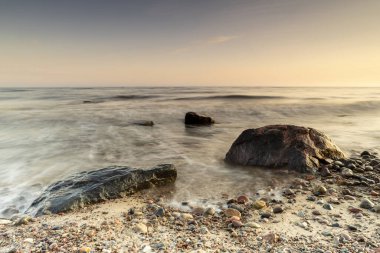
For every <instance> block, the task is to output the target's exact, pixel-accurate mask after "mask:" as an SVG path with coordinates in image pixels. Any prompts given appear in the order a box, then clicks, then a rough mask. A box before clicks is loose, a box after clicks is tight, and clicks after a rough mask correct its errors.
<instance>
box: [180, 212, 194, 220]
mask: <svg viewBox="0 0 380 253" xmlns="http://www.w3.org/2000/svg"><path fill="white" fill-rule="evenodd" d="M181 218H182V219H183V220H192V219H194V217H193V215H191V214H190V213H182V214H181Z"/></svg>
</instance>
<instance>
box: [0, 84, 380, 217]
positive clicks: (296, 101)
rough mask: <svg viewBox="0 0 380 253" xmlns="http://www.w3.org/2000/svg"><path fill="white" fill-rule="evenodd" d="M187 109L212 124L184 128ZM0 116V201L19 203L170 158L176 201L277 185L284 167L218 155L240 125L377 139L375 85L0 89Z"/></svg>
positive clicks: (372, 144) (350, 142) (345, 145)
mask: <svg viewBox="0 0 380 253" xmlns="http://www.w3.org/2000/svg"><path fill="white" fill-rule="evenodd" d="M83 101H93V102H97V103H83ZM187 111H196V112H199V113H204V114H208V115H210V116H212V117H214V118H215V120H216V122H217V124H215V125H213V126H211V127H195V128H194V127H185V126H184V124H183V119H184V115H185V113H186V112H187ZM0 115H1V116H0V158H1V159H0V173H1V177H0V209H4V208H6V207H8V206H12V205H14V206H15V207H16V208H19V209H21V211H22V210H24V209H25V208H27V205H28V204H30V202H31V201H32V200H33V198H34V197H36V196H37V195H38V194H39V193H40V192H41V190H42V189H43V188H44V187H46V186H47V185H48V184H50V183H52V182H54V181H57V180H60V179H62V178H64V177H65V176H68V175H70V174H72V173H75V172H78V171H81V170H90V169H97V168H102V167H105V166H109V165H129V166H132V167H150V166H153V165H155V164H158V163H174V164H175V165H176V166H177V168H178V181H177V182H176V185H175V192H174V195H173V201H184V200H186V201H192V200H193V201H194V200H201V201H202V200H204V199H209V200H210V199H214V200H215V201H218V198H220V197H221V196H222V194H223V193H229V194H230V195H231V196H233V195H237V194H240V193H248V194H255V193H256V191H258V190H260V189H267V188H268V187H272V188H273V187H275V186H278V185H281V183H282V182H283V180H285V179H286V178H288V175H286V174H285V175H284V174H282V173H280V172H279V171H275V172H273V171H270V170H269V171H268V170H259V169H252V168H239V167H231V166H227V165H226V164H224V162H223V158H224V155H225V153H226V152H227V151H228V149H229V147H230V145H231V144H232V142H233V141H234V139H235V138H236V137H237V136H238V135H239V134H240V133H241V132H242V131H243V130H244V129H246V128H254V127H260V126H263V125H268V124H277V123H283V124H296V125H304V126H310V127H315V128H317V129H320V130H322V131H324V132H326V133H327V134H328V135H330V136H331V137H332V139H333V140H334V141H335V142H336V143H337V144H338V145H339V146H340V147H341V148H342V149H344V150H345V151H346V152H348V153H349V152H352V151H359V150H362V149H376V148H378V146H377V145H378V144H379V140H380V133H379V131H378V127H379V125H380V124H379V123H380V121H379V119H380V117H379V116H380V93H379V89H378V88H377V89H376V88H355V89H353V88H349V89H343V88H339V89H334V88H328V89H327V88H309V89H304V88H194V87H184V88H174V87H172V88H157V87H156V88H107V89H98V88H93V89H0ZM137 120H153V121H154V123H155V125H154V126H153V127H145V126H138V125H135V124H133V122H135V121H137ZM173 203H175V202H173ZM0 212H1V210H0Z"/></svg>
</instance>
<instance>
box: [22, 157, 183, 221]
mask: <svg viewBox="0 0 380 253" xmlns="http://www.w3.org/2000/svg"><path fill="white" fill-rule="evenodd" d="M176 178H177V170H176V168H175V167H174V165H172V164H161V165H157V166H155V167H153V168H151V169H146V170H145V169H134V168H130V167H125V166H110V167H107V168H104V169H100V170H94V171H85V172H81V173H78V174H75V175H73V176H72V177H69V178H67V179H66V180H63V181H58V182H56V183H54V184H52V185H50V186H49V187H48V188H47V189H46V190H45V191H44V192H43V193H42V194H41V196H40V197H38V198H37V199H36V200H34V201H33V203H32V205H31V206H30V207H29V209H28V210H27V213H29V214H31V215H35V216H40V215H44V214H50V213H61V212H67V211H71V210H76V209H79V208H82V207H84V206H86V205H88V204H93V203H98V202H102V201H105V200H107V199H115V198H120V197H123V196H126V195H130V194H132V193H135V192H136V191H139V190H143V189H147V188H150V187H153V186H163V185H167V184H172V183H174V182H175V180H176Z"/></svg>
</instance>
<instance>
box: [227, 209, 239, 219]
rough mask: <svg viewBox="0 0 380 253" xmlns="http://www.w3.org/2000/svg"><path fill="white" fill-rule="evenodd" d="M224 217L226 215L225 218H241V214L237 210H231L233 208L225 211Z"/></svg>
mask: <svg viewBox="0 0 380 253" xmlns="http://www.w3.org/2000/svg"><path fill="white" fill-rule="evenodd" d="M224 215H226V216H227V217H232V216H237V217H239V218H241V213H240V212H239V211H238V210H236V209H233V208H227V209H225V210H224Z"/></svg>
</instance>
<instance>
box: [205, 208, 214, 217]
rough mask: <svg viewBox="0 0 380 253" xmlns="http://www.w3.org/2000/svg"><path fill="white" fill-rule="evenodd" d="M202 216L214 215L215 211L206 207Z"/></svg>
mask: <svg viewBox="0 0 380 253" xmlns="http://www.w3.org/2000/svg"><path fill="white" fill-rule="evenodd" d="M204 214H205V215H214V214H215V209H214V208H212V207H208V208H206V210H205V213H204Z"/></svg>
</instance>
